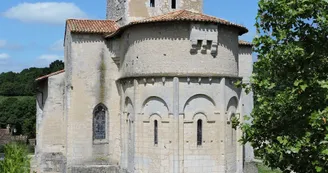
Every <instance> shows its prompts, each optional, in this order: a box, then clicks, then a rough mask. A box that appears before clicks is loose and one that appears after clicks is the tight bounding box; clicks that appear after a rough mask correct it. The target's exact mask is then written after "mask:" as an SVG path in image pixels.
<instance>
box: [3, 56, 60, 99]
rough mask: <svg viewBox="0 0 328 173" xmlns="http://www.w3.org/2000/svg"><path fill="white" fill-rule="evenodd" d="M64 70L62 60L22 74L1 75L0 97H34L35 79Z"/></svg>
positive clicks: (7, 73) (25, 70)
mask: <svg viewBox="0 0 328 173" xmlns="http://www.w3.org/2000/svg"><path fill="white" fill-rule="evenodd" d="M61 69H64V63H63V62H62V61H60V60H56V61H54V62H52V63H51V64H50V65H49V67H45V68H35V67H32V68H28V69H24V70H22V71H21V72H20V73H15V72H6V73H1V74H0V95H2V96H33V95H34V94H35V87H36V83H35V79H36V78H38V77H40V76H43V75H46V74H49V73H52V72H55V71H58V70H61Z"/></svg>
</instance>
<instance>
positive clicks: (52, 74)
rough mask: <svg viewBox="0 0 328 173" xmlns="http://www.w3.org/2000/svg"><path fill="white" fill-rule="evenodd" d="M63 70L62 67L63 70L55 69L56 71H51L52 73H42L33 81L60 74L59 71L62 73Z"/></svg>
mask: <svg viewBox="0 0 328 173" xmlns="http://www.w3.org/2000/svg"><path fill="white" fill-rule="evenodd" d="M63 72H65V70H64V69H63V70H59V71H56V72H53V73H50V74H47V75H44V76H41V77H38V78H36V79H35V81H40V80H43V79H47V78H49V77H51V76H55V75H57V74H60V73H63Z"/></svg>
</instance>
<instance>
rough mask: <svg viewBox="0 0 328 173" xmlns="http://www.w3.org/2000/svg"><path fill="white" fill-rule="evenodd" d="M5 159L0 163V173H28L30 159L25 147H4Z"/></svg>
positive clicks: (19, 145)
mask: <svg viewBox="0 0 328 173" xmlns="http://www.w3.org/2000/svg"><path fill="white" fill-rule="evenodd" d="M4 150H5V159H4V160H2V161H0V172H1V173H29V172H30V159H29V158H28V149H27V147H26V145H23V144H18V143H11V144H7V145H5V147H4Z"/></svg>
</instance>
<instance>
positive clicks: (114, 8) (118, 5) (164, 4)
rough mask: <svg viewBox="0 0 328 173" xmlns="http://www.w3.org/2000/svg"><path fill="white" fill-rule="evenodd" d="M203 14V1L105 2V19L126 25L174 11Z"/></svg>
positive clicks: (131, 0) (132, 0)
mask: <svg viewBox="0 0 328 173" xmlns="http://www.w3.org/2000/svg"><path fill="white" fill-rule="evenodd" d="M182 9H185V10H190V11H194V12H199V13H202V12H203V0H107V19H110V20H114V21H117V22H118V23H119V24H120V25H126V24H128V23H130V22H132V21H135V20H141V19H144V18H148V17H152V16H158V15H162V14H165V13H168V12H171V11H175V10H182Z"/></svg>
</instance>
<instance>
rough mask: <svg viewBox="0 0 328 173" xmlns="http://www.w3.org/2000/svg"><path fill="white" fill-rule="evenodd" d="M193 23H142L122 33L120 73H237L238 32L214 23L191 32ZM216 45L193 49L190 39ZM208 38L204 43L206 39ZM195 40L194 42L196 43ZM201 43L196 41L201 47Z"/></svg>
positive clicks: (174, 74)
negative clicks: (213, 49) (214, 50)
mask: <svg viewBox="0 0 328 173" xmlns="http://www.w3.org/2000/svg"><path fill="white" fill-rule="evenodd" d="M194 25H195V24H190V23H179V24H178V23H170V24H144V25H137V26H134V27H131V28H129V29H127V30H126V31H125V32H124V34H123V35H122V47H121V50H122V61H121V68H120V71H121V77H136V76H138V77H141V76H196V77H198V76H231V77H237V76H238V32H237V31H236V30H233V29H231V28H227V27H219V28H218V26H217V25H214V26H213V25H206V24H198V27H201V28H206V27H210V29H207V30H205V29H204V30H202V29H199V30H201V32H191V31H194V29H192V28H193V27H194ZM191 40H196V42H198V40H199V41H203V42H205V43H206V44H205V45H207V44H209V45H211V44H216V45H217V48H215V49H217V53H215V56H213V55H212V50H211V49H212V47H211V46H206V47H207V49H205V50H197V51H196V52H195V51H194V47H193V44H194V43H193V42H194V41H191ZM206 40H207V41H209V42H208V43H207V41H206ZM196 44H197V43H196ZM201 46H202V45H200V47H201Z"/></svg>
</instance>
